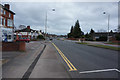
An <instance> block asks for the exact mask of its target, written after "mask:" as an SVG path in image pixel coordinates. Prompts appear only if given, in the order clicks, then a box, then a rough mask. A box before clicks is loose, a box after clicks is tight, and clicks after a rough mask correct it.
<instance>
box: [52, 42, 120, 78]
mask: <svg viewBox="0 0 120 80" xmlns="http://www.w3.org/2000/svg"><path fill="white" fill-rule="evenodd" d="M52 42H53V43H54V44H55V45H56V46H57V47H58V48H59V50H61V52H62V53H63V54H64V55H65V56H66V57H67V58H68V60H69V61H70V62H71V63H72V64H73V65H74V66H75V67H76V69H77V71H73V72H72V71H70V74H71V75H72V77H75V78H76V77H77V78H118V72H117V71H116V70H114V69H118V51H113V50H109V49H103V48H97V47H92V46H87V45H83V44H76V43H75V42H72V41H67V40H53V41H52ZM64 64H65V63H64ZM65 65H67V64H65ZM66 68H68V70H69V67H68V66H66ZM109 69H110V70H111V69H113V70H111V71H110V70H109ZM95 70H100V71H98V72H95ZM101 70H103V71H101ZM84 71H93V72H90V73H87V72H86V73H82V72H84ZM80 72H81V73H80Z"/></svg>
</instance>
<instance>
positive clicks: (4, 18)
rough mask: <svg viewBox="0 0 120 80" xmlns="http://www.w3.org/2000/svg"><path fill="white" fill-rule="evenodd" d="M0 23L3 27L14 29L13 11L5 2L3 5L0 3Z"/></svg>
mask: <svg viewBox="0 0 120 80" xmlns="http://www.w3.org/2000/svg"><path fill="white" fill-rule="evenodd" d="M0 6H1V7H0V25H2V27H4V28H12V29H14V15H15V13H14V12H13V11H11V10H10V5H9V4H5V5H4V6H3V5H2V4H0Z"/></svg>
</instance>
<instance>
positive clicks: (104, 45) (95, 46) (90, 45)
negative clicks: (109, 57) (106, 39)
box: [88, 44, 120, 51]
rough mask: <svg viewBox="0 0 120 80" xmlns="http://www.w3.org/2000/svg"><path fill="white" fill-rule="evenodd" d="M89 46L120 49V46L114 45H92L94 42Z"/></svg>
mask: <svg viewBox="0 0 120 80" xmlns="http://www.w3.org/2000/svg"><path fill="white" fill-rule="evenodd" d="M88 46H94V47H100V48H105V49H111V50H117V51H120V48H118V47H112V46H106V45H92V44H88Z"/></svg>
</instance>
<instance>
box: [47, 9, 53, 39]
mask: <svg viewBox="0 0 120 80" xmlns="http://www.w3.org/2000/svg"><path fill="white" fill-rule="evenodd" d="M52 11H55V9H52ZM46 39H47V11H46V16H45V40H46Z"/></svg>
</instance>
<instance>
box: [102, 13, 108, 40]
mask: <svg viewBox="0 0 120 80" xmlns="http://www.w3.org/2000/svg"><path fill="white" fill-rule="evenodd" d="M103 14H106V15H107V16H108V36H107V42H109V22H110V14H109V13H106V12H103Z"/></svg>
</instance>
